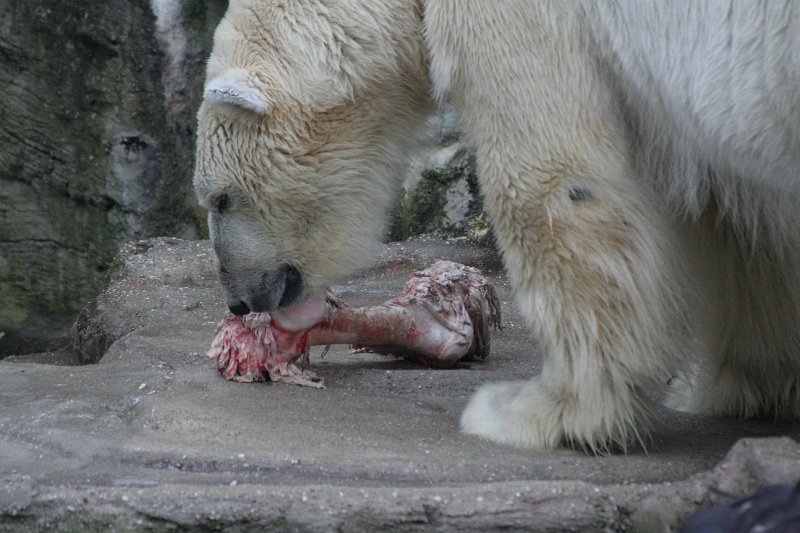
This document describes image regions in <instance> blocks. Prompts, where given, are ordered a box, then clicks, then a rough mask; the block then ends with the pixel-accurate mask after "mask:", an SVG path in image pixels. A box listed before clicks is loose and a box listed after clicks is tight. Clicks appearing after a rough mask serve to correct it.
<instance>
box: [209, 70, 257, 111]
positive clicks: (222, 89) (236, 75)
mask: <svg viewBox="0 0 800 533" xmlns="http://www.w3.org/2000/svg"><path fill="white" fill-rule="evenodd" d="M203 99H204V100H205V101H206V102H208V103H210V104H227V105H233V106H237V107H241V108H243V109H247V110H248V111H252V112H254V113H258V114H259V115H266V114H267V113H268V112H269V109H270V103H269V100H268V99H267V97H266V95H265V94H264V93H263V92H262V91H261V89H259V88H258V87H257V86H256V85H255V84H254V83H253V82H252V81H251V79H250V76H248V74H247V72H246V71H244V70H242V69H236V70H230V71H228V72H225V73H224V74H222V75H220V76H217V77H216V78H214V79H212V80H210V81H209V82H208V83H207V84H206V90H205V92H204V93H203Z"/></svg>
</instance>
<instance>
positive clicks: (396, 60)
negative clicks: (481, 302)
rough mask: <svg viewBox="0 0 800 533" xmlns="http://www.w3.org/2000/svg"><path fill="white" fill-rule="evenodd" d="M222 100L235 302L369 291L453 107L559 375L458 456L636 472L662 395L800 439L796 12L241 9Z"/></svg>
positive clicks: (495, 410)
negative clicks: (429, 135)
mask: <svg viewBox="0 0 800 533" xmlns="http://www.w3.org/2000/svg"><path fill="white" fill-rule="evenodd" d="M423 4H424V5H423ZM423 8H424V11H421V9H423ZM428 75H429V76H430V80H432V87H431V86H429V82H428V79H429V78H428ZM207 87H208V88H209V89H210V90H211V93H207V101H206V102H205V103H204V105H203V106H202V108H201V110H200V113H199V121H200V128H199V132H200V133H199V136H198V156H197V173H196V176H195V183H196V186H197V190H198V195H199V198H200V201H201V203H203V205H206V206H207V207H209V208H210V215H209V222H210V226H211V228H212V239H213V241H214V245H215V248H216V250H217V254H218V256H219V258H220V263H221V269H222V274H223V275H222V279H223V283H224V284H225V286H226V289H227V291H228V294H229V300H230V301H234V302H235V301H237V299H239V300H241V299H242V298H246V297H247V294H248V291H251V292H252V291H253V290H255V289H254V287H256V286H257V285H258V283H257V281H258V279H263V278H264V276H268V272H269V271H270V269H274V268H276V267H277V265H278V264H279V263H280V262H290V263H291V264H293V265H295V266H297V267H298V269H299V270H300V272H301V274H302V276H303V280H304V282H305V283H306V287H307V289H308V290H309V291H314V290H317V291H318V290H320V289H321V288H322V287H324V286H326V285H328V284H330V283H332V282H335V281H336V280H338V279H340V278H341V277H342V276H345V275H348V274H350V273H352V272H353V271H354V269H356V268H358V267H360V266H362V265H363V264H364V261H365V260H368V259H369V258H370V254H371V251H372V250H373V249H374V245H375V244H376V243H377V242H378V240H379V239H380V237H381V235H382V232H383V231H384V228H385V219H386V214H387V209H388V208H389V206H390V205H391V200H392V197H393V191H394V190H395V189H396V187H397V185H398V184H397V181H398V178H399V176H400V172H398V169H399V168H401V166H402V164H403V160H404V159H403V158H404V154H405V153H406V150H408V149H409V142H410V140H411V139H413V138H414V137H415V135H414V131H415V128H416V127H418V126H419V125H420V124H421V123H422V121H423V119H424V117H425V113H426V112H428V111H429V109H430V106H431V102H430V100H431V93H432V94H433V95H434V96H435V97H438V98H440V99H441V98H448V99H450V100H451V101H452V102H453V103H454V104H455V105H456V107H457V109H458V111H459V113H460V115H461V119H462V125H463V128H464V130H465V133H466V135H467V138H468V140H469V141H470V142H471V143H472V144H473V145H474V147H475V149H476V150H477V160H478V170H479V179H480V183H481V189H482V192H483V195H484V198H485V204H486V208H487V210H488V211H489V214H490V216H491V219H492V223H493V227H494V230H495V233H496V235H497V240H498V244H499V246H500V249H501V250H502V252H503V256H504V259H505V264H506V267H507V269H508V273H509V276H510V278H511V281H512V283H513V285H514V288H515V293H516V295H517V299H518V303H519V305H520V307H521V309H522V312H523V314H524V316H525V317H526V319H527V321H528V323H529V325H530V327H531V328H532V329H533V331H534V333H535V335H536V337H537V339H538V340H539V342H540V344H541V347H542V350H543V353H544V366H543V371H542V374H541V375H540V376H537V377H535V378H534V379H532V380H530V381H527V382H518V383H499V384H491V385H487V386H484V387H483V388H481V389H480V390H479V391H478V392H477V393H476V395H475V396H474V397H473V398H472V399H471V400H470V402H469V404H468V405H467V407H466V409H465V411H464V414H463V416H462V421H461V423H462V429H463V430H464V431H465V432H467V433H471V434H475V435H480V436H483V437H486V438H489V439H492V440H494V441H498V442H503V443H508V444H512V445H516V446H523V447H529V448H548V447H555V446H559V445H563V444H565V443H566V444H572V445H575V446H579V447H583V448H585V449H588V450H591V451H595V452H604V451H607V450H610V449H611V448H616V447H619V448H623V449H624V448H625V447H626V446H628V445H629V444H630V443H632V442H636V441H641V440H642V439H643V438H644V435H645V434H646V433H647V430H648V419H649V410H650V400H649V399H648V397H647V396H646V395H645V394H644V391H645V390H648V389H650V390H665V388H666V387H667V382H668V381H670V380H671V381H672V383H673V386H672V387H671V389H670V391H669V393H670V394H669V398H668V401H669V404H670V405H672V406H674V407H677V408H680V409H684V410H687V411H692V412H700V413H707V414H714V415H724V416H765V417H776V418H796V417H800V334H799V333H798V331H800V269H798V265H800V209H797V207H796V206H798V205H800V127H798V124H800V89H798V87H800V7H798V5H797V4H796V2H792V1H791V0H783V1H781V0H777V1H774V2H770V1H760V2H755V1H753V2H735V1H723V0H704V1H700V2H691V3H686V2H682V1H680V0H675V1H672V2H635V3H634V2H623V3H613V2H601V1H599V0H587V1H586V2H585V3H581V2H570V1H555V0H553V1H549V0H541V1H537V2H531V1H529V0H504V1H502V2H501V1H497V2H488V1H486V2H484V1H464V0H427V2H422V3H418V2H413V1H411V0H338V1H333V0H330V1H324V2H323V1H322V0H274V1H258V2H256V1H243V0H233V1H232V2H231V4H230V7H229V10H228V13H227V14H226V16H225V19H224V20H223V22H222V23H221V25H220V27H219V29H218V30H217V34H216V36H215V45H214V51H213V53H212V57H211V60H210V62H209V74H208V82H207ZM431 89H432V91H431ZM223 194H227V196H225V201H224V202H221V204H222V209H220V208H219V205H218V204H220V202H218V199H219V198H220V197H221V195H223ZM265 272H266V273H267V274H265ZM243 301H244V300H243Z"/></svg>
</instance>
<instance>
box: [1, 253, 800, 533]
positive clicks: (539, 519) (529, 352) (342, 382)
mask: <svg viewBox="0 0 800 533" xmlns="http://www.w3.org/2000/svg"><path fill="white" fill-rule="evenodd" d="M437 258H447V259H452V260H455V261H459V262H463V263H467V264H471V265H474V266H477V267H479V268H481V269H483V270H484V273H485V274H487V275H488V276H489V277H490V278H491V279H492V280H494V282H495V283H496V285H497V287H498V289H499V293H500V296H501V299H502V301H503V313H504V323H505V328H504V329H503V330H502V331H500V332H496V333H495V334H494V336H493V345H492V354H491V356H490V357H489V359H487V360H486V361H485V362H482V363H472V364H470V365H469V366H461V367H459V368H456V369H452V370H428V369H425V368H422V367H419V366H416V365H414V364H412V363H409V362H405V361H399V360H394V359H392V358H386V357H382V356H376V355H364V354H359V355H353V354H350V353H349V352H348V350H347V349H345V348H344V347H335V348H334V349H332V350H331V352H330V353H329V354H328V355H327V356H326V357H325V359H324V360H321V359H320V358H319V357H318V356H316V353H312V368H313V369H314V370H315V371H316V372H317V373H318V374H320V375H322V376H323V377H324V378H325V382H326V385H327V388H326V389H324V390H314V389H307V388H300V387H296V386H291V385H282V384H263V383H261V384H258V383H254V384H237V383H230V382H225V381H224V380H223V379H222V378H220V377H219V376H218V375H217V374H216V373H215V371H214V370H213V369H212V367H211V365H210V363H209V362H208V361H207V359H206V358H205V356H204V352H205V350H206V349H207V347H208V345H209V343H210V341H211V338H212V335H213V330H214V326H215V324H216V323H217V322H218V321H219V319H220V318H221V317H222V316H223V314H224V306H223V304H222V295H221V291H220V289H219V287H218V284H217V281H216V275H215V273H214V268H213V263H212V253H211V250H210V246H209V244H208V243H207V242H205V241H200V242H188V241H180V240H168V239H160V240H154V241H144V242H140V243H135V244H132V245H129V246H127V247H126V249H125V251H124V252H123V255H122V256H121V257H120V258H119V260H118V264H117V266H116V269H115V273H114V274H113V279H112V281H111V284H110V287H109V289H108V290H107V291H106V292H105V293H104V294H103V295H102V296H101V297H100V298H99V299H98V301H97V302H96V303H95V304H94V305H92V306H90V307H88V308H87V309H86V311H85V312H84V314H83V315H82V316H81V318H80V320H79V322H78V324H77V326H76V330H75V335H76V338H77V341H78V342H77V347H78V351H77V352H75V353H70V351H69V350H64V351H62V352H58V353H47V354H39V355H28V356H22V357H12V358H7V359H5V360H3V361H2V362H0V384H2V385H1V386H0V530H17V529H41V530H51V529H59V528H60V529H63V530H74V529H77V528H85V527H104V526H108V525H112V526H114V527H115V528H116V529H118V530H128V529H133V530H136V529H153V528H156V529H162V528H168V527H178V528H182V529H217V528H229V529H233V530H244V529H249V528H253V529H256V528H259V529H262V530H277V531H282V530H298V531H305V530H308V531H325V530H337V531H360V530H367V529H369V530H372V529H387V530H399V531H405V530H409V531H412V530H413V531H416V530H437V529H438V530H451V529H453V528H458V529H459V530H484V531H485V530H493V529H501V528H510V529H514V528H519V529H525V530H534V531H539V530H541V531H545V530H547V531H560V530H586V529H599V530H603V529H607V530H628V531H630V530H634V529H636V530H647V531H659V530H664V531H668V530H669V527H670V526H672V527H674V526H676V525H677V524H679V523H680V522H681V521H682V520H683V519H684V518H685V517H686V516H687V515H688V514H690V513H691V512H693V511H695V510H697V509H698V508H700V507H703V506H707V505H709V504H710V503H712V502H717V501H721V500H722V499H724V498H723V496H721V495H720V492H722V493H731V494H744V493H746V492H749V491H751V490H753V489H755V488H757V487H760V486H764V485H767V484H771V483H779V482H782V483H788V482H792V481H795V480H797V479H798V478H800V446H798V444H797V442H796V441H797V440H798V439H799V438H800V424H776V423H770V422H761V421H748V422H743V421H734V420H715V419H706V418H701V417H692V416H686V415H681V414H678V413H674V412H671V411H669V410H666V409H663V410H659V412H658V419H659V423H658V427H657V432H656V434H655V436H654V439H653V442H652V443H651V444H650V445H649V447H648V449H647V452H646V453H645V452H644V451H641V450H634V451H632V452H630V453H629V454H628V455H615V456H611V457H592V456H587V455H584V454H583V453H580V452H576V451H571V450H559V451H551V452H530V451H522V450H517V449H513V448H509V447H505V446H499V445H495V444H492V443H489V442H486V441H482V440H479V439H476V438H473V437H468V436H464V435H461V434H460V433H459V432H458V431H457V422H458V416H459V412H460V410H461V409H462V408H463V406H464V404H465V402H466V400H467V398H468V396H469V394H470V393H471V391H472V390H474V388H475V387H476V386H477V385H478V384H480V383H483V382H486V381H491V380H503V379H520V378H525V377H527V376H530V375H532V374H534V373H535V372H536V371H537V367H538V361H539V357H538V354H537V350H536V347H535V342H534V340H533V338H532V337H531V336H530V334H529V333H528V332H527V331H526V329H525V328H524V327H522V324H521V320H520V317H519V314H518V311H517V309H516V306H515V305H514V303H513V301H512V296H511V294H510V290H509V287H508V283H507V280H506V278H505V276H504V275H503V274H502V270H501V268H500V264H499V262H498V260H497V258H496V257H494V256H493V254H492V252H491V250H487V249H483V248H478V247H471V246H469V245H467V244H466V243H464V242H452V241H451V242H449V243H448V242H442V241H437V240H434V239H426V238H423V239H417V240H413V241H406V242H404V243H400V244H396V245H393V246H392V247H390V248H388V249H387V251H386V253H385V254H384V256H383V257H382V258H381V261H380V262H379V265H378V266H377V267H376V268H374V269H372V270H370V271H368V272H366V273H364V274H363V275H361V276H359V277H356V278H354V279H352V280H349V281H348V282H346V283H343V284H342V285H340V286H338V287H335V289H336V290H337V292H338V293H339V294H340V296H341V297H342V298H343V299H345V300H346V301H348V302H349V303H351V304H353V305H364V304H372V303H378V302H381V301H383V300H385V299H387V298H389V297H391V296H394V295H396V294H398V293H399V291H400V289H401V286H402V281H403V280H404V279H405V277H406V276H407V275H408V273H410V272H411V271H413V270H415V269H417V268H419V267H422V266H425V265H427V264H428V263H430V262H432V261H433V260H434V259H437ZM106 352H107V353H106ZM103 354H105V355H103ZM101 356H102V358H101ZM96 360H99V363H97V364H88V365H79V366H71V364H74V363H77V362H81V361H83V362H86V361H96ZM793 439H794V440H793Z"/></svg>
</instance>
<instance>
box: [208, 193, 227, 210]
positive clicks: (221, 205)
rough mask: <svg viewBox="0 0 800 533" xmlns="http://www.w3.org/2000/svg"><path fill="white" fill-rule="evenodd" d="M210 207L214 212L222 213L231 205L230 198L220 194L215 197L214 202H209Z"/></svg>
mask: <svg viewBox="0 0 800 533" xmlns="http://www.w3.org/2000/svg"><path fill="white" fill-rule="evenodd" d="M211 205H212V206H213V207H214V210H215V211H217V212H218V213H222V212H223V211H225V210H226V209H227V208H228V207H230V205H231V197H230V196H228V195H227V194H220V195H219V196H216V197H215V198H214V200H213V201H212V202H211Z"/></svg>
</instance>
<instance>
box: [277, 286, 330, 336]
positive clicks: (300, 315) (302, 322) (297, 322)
mask: <svg viewBox="0 0 800 533" xmlns="http://www.w3.org/2000/svg"><path fill="white" fill-rule="evenodd" d="M282 303H283V300H281V304H282ZM326 309H327V307H326V304H325V296H324V295H322V296H319V295H315V296H309V297H306V298H304V299H302V300H299V301H297V302H295V303H294V304H293V305H290V306H288V307H280V308H279V309H277V310H275V311H271V314H272V316H273V317H274V318H275V320H277V321H278V323H280V325H281V326H282V327H283V328H285V329H288V330H291V331H298V330H301V329H308V328H310V327H311V326H313V325H314V324H316V323H317V322H319V321H320V320H321V319H322V315H324V314H325V310H326Z"/></svg>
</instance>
